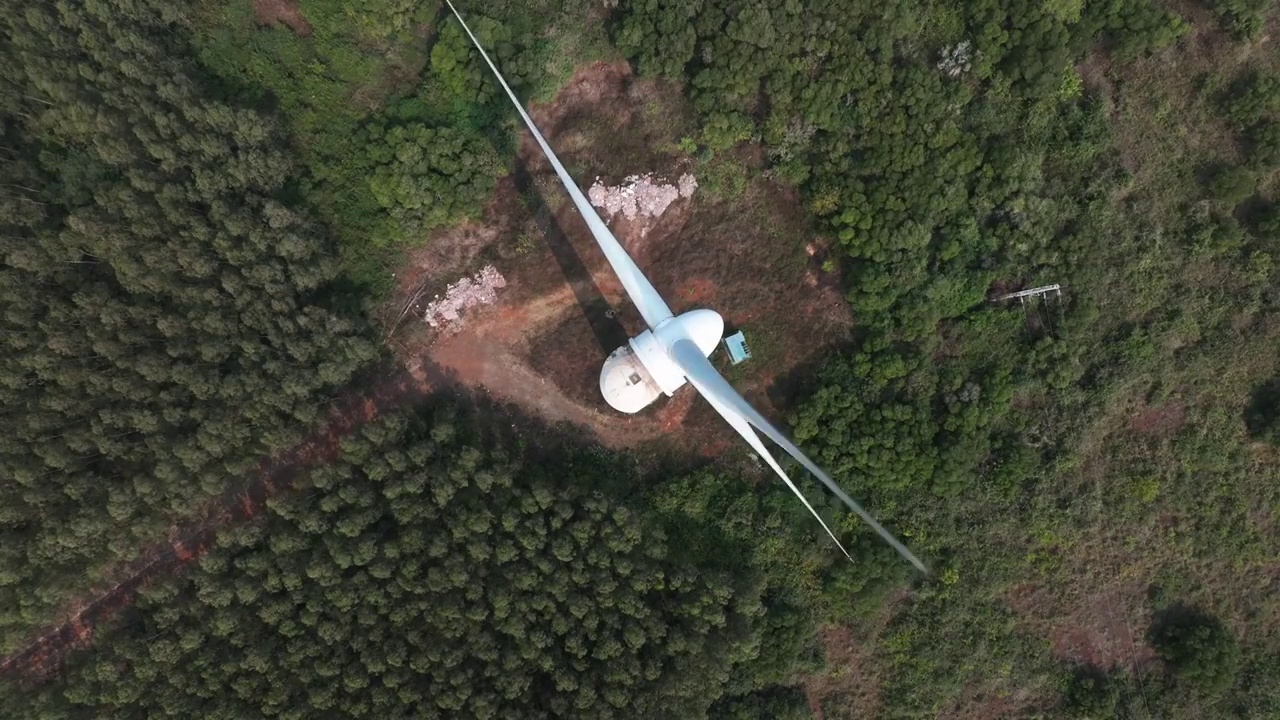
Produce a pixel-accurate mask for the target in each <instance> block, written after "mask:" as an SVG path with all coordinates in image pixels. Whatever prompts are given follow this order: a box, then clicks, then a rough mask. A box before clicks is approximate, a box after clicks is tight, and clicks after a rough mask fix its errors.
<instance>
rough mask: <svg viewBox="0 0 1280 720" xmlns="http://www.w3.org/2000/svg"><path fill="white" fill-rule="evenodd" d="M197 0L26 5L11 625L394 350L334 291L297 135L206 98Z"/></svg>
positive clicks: (3, 375)
mask: <svg viewBox="0 0 1280 720" xmlns="http://www.w3.org/2000/svg"><path fill="white" fill-rule="evenodd" d="M126 9H128V12H125V10H126ZM173 11H174V8H173V7H172V6H170V5H166V4H165V3H154V4H151V3H136V4H135V3H130V4H128V5H127V8H126V7H122V6H119V5H116V4H110V3H107V4H101V3H91V4H87V5H82V4H76V3H71V4H65V5H58V6H54V5H51V4H41V5H35V6H29V7H24V8H22V9H21V10H19V9H17V8H15V7H13V6H11V5H10V6H7V10H6V12H4V13H3V14H4V20H3V26H2V27H3V35H4V43H3V45H4V47H3V50H2V52H3V53H4V64H5V67H6V68H10V69H11V71H6V75H5V84H6V102H5V109H6V110H5V112H4V115H3V122H4V143H5V152H6V154H7V162H6V167H7V172H6V186H5V190H4V195H3V203H4V213H3V216H2V217H3V220H0V222H3V223H4V230H3V235H2V236H0V263H2V264H0V307H3V315H2V320H0V322H3V333H2V334H0V343H3V344H4V348H3V351H0V423H2V424H3V425H4V428H5V432H4V433H3V435H2V436H0V476H2V477H3V480H0V507H2V508H3V509H2V510H0V513H2V516H0V537H2V539H0V555H2V556H3V560H2V561H0V562H2V564H3V567H4V573H3V575H2V576H0V598H3V599H0V605H3V607H4V608H5V617H4V618H3V620H0V622H4V623H8V622H12V621H13V620H15V619H16V618H17V617H18V616H22V615H23V614H25V613H27V612H33V613H38V612H40V611H41V610H42V609H43V608H44V606H45V605H46V604H47V603H48V602H50V601H52V600H56V599H58V598H59V597H60V596H61V593H62V590H63V589H64V587H65V586H66V584H67V582H74V584H75V585H77V586H78V585H79V584H81V582H82V581H81V580H77V579H74V575H79V574H81V573H84V572H85V571H86V570H89V569H91V568H93V567H94V566H95V565H96V564H97V563H99V562H102V561H103V560H104V559H107V558H109V557H111V556H112V554H115V555H117V556H122V557H130V556H132V554H133V553H135V552H136V551H137V546H138V542H139V540H140V539H143V538H145V539H153V538H155V537H157V534H158V533H157V531H158V530H159V529H160V528H163V527H164V526H165V525H167V524H169V522H170V521H171V519H172V518H175V517H181V516H184V515H187V514H190V513H192V512H193V511H196V510H198V509H199V508H200V506H201V501H202V500H203V499H204V498H206V497H208V496H209V495H211V494H216V493H219V492H221V491H222V490H223V489H224V487H226V485H227V482H228V480H229V479H230V478H233V477H236V476H237V475H238V474H240V473H243V472H245V471H246V470H247V468H248V467H249V466H250V464H251V463H254V462H256V461H257V459H258V458H259V457H260V456H261V455H263V454H264V453H266V452H267V451H269V450H270V449H272V448H277V447H280V446H281V445H282V444H283V443H285V442H287V441H288V440H290V439H292V438H294V437H296V436H297V435H298V434H299V433H300V432H301V431H302V430H304V429H306V428H307V427H308V426H310V425H311V424H312V423H313V422H314V421H315V420H316V419H317V417H318V410H319V409H321V408H323V407H324V406H325V404H327V401H328V399H329V398H330V397H331V396H332V393H333V392H334V391H335V389H336V388H337V387H339V386H341V385H342V384H343V383H345V382H346V380H347V379H348V378H349V377H350V376H351V374H352V372H353V371H354V370H355V369H356V368H357V367H358V366H359V365H361V364H362V363H364V362H365V361H367V360H368V359H370V358H371V357H372V356H373V349H372V346H371V345H370V344H369V342H368V341H367V340H366V338H365V335H364V330H363V322H362V320H361V319H360V318H358V317H357V316H354V315H352V314H351V313H349V312H345V311H340V310H337V309H335V308H333V307H330V306H328V305H327V304H326V303H325V301H324V297H323V296H324V295H325V294H326V292H327V287H328V286H329V284H330V283H332V281H333V280H334V278H335V277H336V276H337V274H338V272H339V266H338V264H337V262H336V258H335V256H334V254H333V248H332V244H331V243H330V242H329V240H328V238H327V234H326V232H325V230H324V229H323V228H322V227H320V226H319V225H317V223H316V222H315V221H314V220H313V219H311V218H310V217H309V215H308V214H307V213H306V212H305V211H303V210H300V209H298V208H297V207H295V206H293V205H292V204H291V203H289V202H288V201H286V200H284V199H283V197H284V195H283V193H282V190H283V189H284V185H285V183H286V182H287V181H288V180H289V178H290V176H291V174H292V173H293V172H294V164H293V161H292V159H291V156H290V154H289V153H288V152H287V151H283V150H282V148H281V138H280V135H279V130H278V128H277V127H276V125H275V123H274V122H273V120H272V119H271V118H270V117H268V116H264V115H262V114H260V113H257V112H254V111H251V110H245V109H242V108H238V107H234V106H230V105H226V104H222V103H218V102H215V101H212V100H209V99H208V98H207V97H206V96H205V95H204V94H203V92H202V88H201V87H200V86H199V84H198V83H197V82H196V81H195V80H194V79H193V76H192V73H191V68H190V66H189V65H188V64H187V62H186V61H185V60H184V58H183V56H182V55H181V53H180V48H179V47H175V46H174V44H172V42H171V41H170V40H167V39H166V38H167V37H170V35H169V31H170V30H171V28H172V23H173V22H174V19H175V18H174V17H173ZM68 573H70V574H72V577H67V578H66V580H65V581H64V580H63V579H62V578H64V576H65V575H66V574H68ZM33 586H34V587H36V588H39V590H38V591H36V592H34V593H33V592H32V587H33ZM37 616H38V614H37Z"/></svg>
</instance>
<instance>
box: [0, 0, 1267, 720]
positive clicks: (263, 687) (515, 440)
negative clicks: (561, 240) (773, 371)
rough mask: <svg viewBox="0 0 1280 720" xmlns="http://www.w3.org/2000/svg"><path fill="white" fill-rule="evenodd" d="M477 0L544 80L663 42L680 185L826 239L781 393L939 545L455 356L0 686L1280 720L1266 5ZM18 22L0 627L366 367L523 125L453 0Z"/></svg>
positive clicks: (439, 702)
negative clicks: (518, 407)
mask: <svg viewBox="0 0 1280 720" xmlns="http://www.w3.org/2000/svg"><path fill="white" fill-rule="evenodd" d="M458 7H459V10H460V11H461V12H463V13H464V14H465V16H466V17H467V19H468V22H469V24H470V25H471V26H472V28H473V29H474V30H475V31H476V33H477V35H478V37H479V38H480V41H481V42H482V43H483V44H484V45H485V46H486V47H488V48H489V49H490V51H491V53H492V54H493V56H494V57H495V60H496V61H497V62H498V64H499V65H500V66H501V68H502V70H503V72H504V74H505V75H506V77H507V78H508V79H509V80H510V81H511V82H512V85H513V86H514V88H515V90H516V92H517V93H518V94H520V95H521V96H522V98H524V99H525V100H526V101H527V102H532V103H538V102H546V101H548V100H549V99H551V98H553V97H555V95H556V93H557V92H558V91H560V90H561V89H562V88H563V87H564V86H565V84H566V83H567V82H568V81H569V79H570V78H571V77H572V75H573V73H574V71H575V69H576V68H579V67H582V66H585V65H587V64H589V63H592V62H595V61H600V60H604V61H609V62H626V63H629V65H630V67H631V68H632V69H633V70H634V72H635V73H636V75H637V76H638V77H640V78H644V79H646V80H653V81H655V82H658V83H661V84H662V86H663V87H669V88H673V89H674V91H673V93H672V97H674V98H676V99H675V100H672V101H671V102H673V103H677V104H678V106H673V107H670V108H665V109H664V108H659V111H660V112H661V111H663V110H665V111H666V112H668V113H669V114H670V116H671V117H672V118H677V117H678V118H681V120H680V121H679V123H678V124H677V123H676V121H675V120H673V130H672V133H673V136H672V137H671V138H670V143H671V147H672V148H674V149H673V150H672V152H679V153H681V154H682V155H683V156H684V157H685V159H686V160H687V161H688V162H689V163H691V164H692V166H694V167H696V168H697V169H698V172H699V173H700V177H701V178H702V180H701V181H702V183H703V184H704V185H705V186H706V188H707V190H708V194H707V195H706V196H705V197H706V199H705V200H704V199H703V196H700V197H699V200H698V202H711V203H719V204H722V205H724V206H725V207H727V208H730V209H738V208H740V207H741V206H743V205H744V204H745V203H747V202H748V201H749V198H750V194H749V193H744V192H743V188H744V187H746V186H748V185H750V186H751V187H753V188H765V189H768V190H770V191H774V192H778V193H787V194H788V195H787V197H793V198H795V203H796V204H798V205H799V206H800V208H801V210H802V213H803V217H804V218H805V222H807V223H808V224H809V226H810V227H811V228H812V231H813V232H814V233H817V234H820V235H822V236H824V237H826V238H829V239H830V240H831V242H832V246H833V247H834V248H835V253H834V254H835V256H836V257H834V258H833V259H832V260H831V263H830V264H831V266H832V267H833V268H834V271H835V272H837V273H838V274H839V281H840V287H841V290H842V293H843V295H844V297H845V299H846V301H847V303H848V307H849V310H850V312H851V314H852V316H853V317H854V318H855V319H856V328H855V332H854V340H853V342H852V343H850V344H847V346H842V347H841V348H840V349H839V350H836V351H832V352H831V353H830V354H829V355H828V356H826V357H824V358H822V361H821V362H820V363H819V365H818V366H817V367H815V368H813V369H812V370H811V372H809V373H808V375H807V376H806V377H805V378H804V382H803V383H802V384H801V389H800V391H799V393H798V395H797V397H795V398H793V399H792V400H791V404H790V405H789V408H790V411H789V413H788V416H787V417H786V418H784V419H785V420H786V421H787V424H788V426H789V427H791V428H793V429H794V434H795V438H796V440H797V442H798V443H799V444H800V445H801V446H802V447H803V448H805V450H806V451H807V452H809V453H811V454H812V455H813V457H814V458H815V460H817V462H818V463H819V464H821V465H822V466H823V467H825V468H826V469H827V470H828V471H830V473H831V475H832V476H833V477H834V478H835V479H836V480H837V481H838V482H839V483H840V484H841V485H842V486H843V487H844V488H845V489H846V490H847V491H848V492H849V493H850V494H851V495H853V496H854V497H857V498H859V499H861V500H863V501H865V502H866V504H867V506H868V508H869V509H870V510H871V511H872V512H873V513H874V514H875V515H876V516H877V517H878V518H879V519H880V520H881V521H882V522H884V523H885V524H886V525H887V526H890V527H891V529H893V530H894V531H895V532H896V533H898V534H899V535H900V536H902V537H903V539H904V541H905V542H906V543H907V544H908V545H909V546H910V547H911V548H912V550H913V551H914V552H915V553H916V554H917V555H919V556H920V557H921V558H922V559H923V560H924V561H925V563H926V564H928V565H929V567H930V570H931V572H930V573H929V574H928V575H921V574H919V573H916V572H915V571H914V570H913V569H912V568H911V567H910V566H909V565H907V564H906V563H905V562H902V561H901V559H900V558H899V557H898V556H897V555H896V554H895V553H894V552H893V551H892V549H890V548H889V547H887V546H885V545H884V544H883V543H881V542H880V541H879V540H878V538H877V537H876V535H875V534H874V533H873V532H872V531H871V530H870V529H869V528H867V527H866V526H865V525H863V524H862V523H861V522H860V521H859V520H858V519H857V517H856V516H853V515H852V514H848V513H845V512H844V511H843V510H842V509H841V508H842V506H841V505H840V504H839V503H838V502H837V501H835V500H834V499H833V498H829V497H826V496H825V495H823V494H822V493H821V492H820V491H819V487H818V486H817V485H815V484H812V483H806V489H807V491H808V492H809V495H810V499H811V500H812V502H813V503H814V504H815V506H817V507H819V509H820V510H821V512H822V514H823V515H824V516H825V517H827V518H829V520H830V523H831V524H832V526H833V529H835V530H836V532H837V533H839V534H840V535H841V536H842V541H843V542H844V544H845V546H846V547H848V548H849V549H850V551H851V552H852V554H853V556H854V562H853V563H849V562H848V561H847V560H845V559H844V558H843V556H841V555H840V554H839V552H838V551H836V550H835V549H834V548H833V547H831V545H830V543H829V541H827V540H824V539H823V538H824V537H825V536H824V535H823V534H822V533H821V529H820V528H819V527H817V526H816V524H815V523H813V521H812V518H811V517H809V516H808V515H807V514H806V513H805V512H804V510H803V508H802V507H801V506H800V505H799V504H798V503H796V502H795V500H794V498H793V497H792V496H790V494H789V493H788V492H787V491H786V489H785V487H782V486H779V485H778V484H777V483H776V482H774V481H772V480H771V478H772V476H766V475H764V474H763V473H761V472H759V469H758V468H756V467H754V466H752V465H751V464H750V463H747V462H738V461H737V459H736V457H737V456H733V455H731V454H729V453H726V457H725V458H723V459H715V458H699V459H696V461H694V460H689V459H687V458H667V457H662V458H660V459H659V460H653V459H652V458H648V457H639V456H637V454H635V453H630V452H623V451H616V450H607V449H604V448H603V447H601V446H600V445H598V444H596V443H594V442H592V440H591V439H590V437H589V436H588V435H587V434H585V433H582V432H569V431H565V430H564V429H563V428H557V427H548V426H546V425H544V424H543V423H541V422H540V421H538V420H536V419H534V418H525V417H520V416H516V417H512V416H510V413H511V412H512V411H511V409H510V408H503V407H498V406H497V405H496V404H494V403H489V402H486V401H483V400H479V399H475V398H464V397H450V396H444V395H436V396H433V397H431V398H430V399H429V400H427V401H425V402H423V403H421V404H419V405H417V406H406V407H403V408H400V409H398V410H397V411H396V412H391V413H384V414H382V415H381V416H380V417H378V418H377V419H376V420H373V421H372V422H369V423H367V424H365V425H363V426H362V427H360V428H359V429H357V430H356V431H354V432H352V433H351V434H350V435H348V436H346V437H344V438H342V439H341V440H340V441H339V442H338V443H337V451H336V452H335V453H334V454H333V457H332V458H325V459H324V461H323V462H315V463H313V464H312V465H311V466H309V467H307V468H306V469H305V471H303V472H300V473H299V476H298V477H297V478H295V479H294V481H293V483H292V486H291V487H289V488H283V489H281V490H280V492H278V493H275V494H272V495H270V496H269V497H268V498H267V499H266V500H265V505H264V507H263V508H262V510H261V511H260V512H256V513H247V512H246V514H247V515H251V517H246V518H243V519H242V520H241V521H239V522H236V523H229V524H225V525H223V526H220V527H217V528H216V529H211V530H210V531H209V534H208V537H209V542H208V546H207V547H205V548H202V549H201V550H200V552H199V554H198V556H193V557H192V558H190V561H189V562H186V563H185V564H183V565H181V566H179V567H177V569H175V571H173V572H165V573H160V574H156V575H154V576H149V579H148V581H147V582H146V583H144V584H143V585H142V586H141V587H140V588H139V589H138V590H137V592H136V597H134V598H132V600H131V601H130V602H128V603H127V606H125V607H122V608H119V609H118V611H116V612H113V613H111V614H110V615H109V616H105V617H104V619H103V620H102V622H101V623H99V624H97V625H96V626H95V627H93V628H92V631H91V632H90V633H87V635H86V636H85V637H83V639H82V640H81V641H79V642H77V643H75V647H74V648H71V649H70V650H69V651H68V652H67V654H66V655H65V657H63V658H59V660H58V662H56V664H55V666H53V667H42V668H40V669H41V671H40V672H35V673H24V672H23V668H22V667H21V665H22V663H16V662H15V663H9V664H5V665H0V708H3V711H0V716H3V717H4V718H14V720H19V719H27V718H30V719H32V720H36V719H39V720H53V719H55V718H59V719H61V718H68V719H70V718H86V719H88V718H165V717H172V718H205V717H208V718H237V719H238V718H259V717H261V718H318V717H344V718H393V717H412V718H486V719H487V718H513V719H514V718H519V719H521V720H523V719H526V718H682V719H683V718H690V719H694V718H709V719H713V720H749V719H757V718H758V719H760V720H765V719H772V718H785V719H799V718H814V717H819V718H825V719H827V720H840V719H849V720H852V719H853V718H864V717H882V718H902V719H904V720H906V719H908V718H911V719H914V718H935V717H937V718H999V717H1010V718H1013V717H1019V718H1022V717H1026V718H1074V719H1086V718H1092V719H1102V718H1127V719H1134V720H1139V719H1155V718H1186V719H1192V718H1228V719H1242V720H1245V719H1254V718H1257V719H1266V718H1276V717H1280V600H1278V599H1277V598H1280V352H1277V349H1278V348H1280V268H1276V267H1275V265H1276V264H1277V256H1278V255H1280V53H1277V52H1276V51H1275V50H1274V44H1273V41H1271V40H1270V38H1272V37H1273V36H1275V34H1276V33H1277V32H1280V25H1278V23H1280V13H1277V12H1276V8H1275V7H1274V3H1271V2H1269V1H1268V0H1186V1H1178V2H1175V1H1174V0H1045V1H1044V2H1040V3H1033V2H1028V1H1027V0H968V1H967V2H960V1H959V0H938V1H936V2H923V1H922V0H889V1H888V2H866V1H865V0H827V1H826V2H817V1H816V0H772V1H766V0H611V1H609V2H589V1H588V0H526V1H525V2H517V1H514V0H494V1H492V2H486V3H468V2H462V3H458ZM268 11H270V12H275V13H276V15H274V16H268V15H266V14H264V13H267V12H268ZM273 18H274V19H273ZM0 61H2V62H3V67H4V68H5V71H4V73H3V75H2V77H0V89H2V96H3V104H2V105H0V137H2V143H3V147H2V150H3V152H2V154H0V157H2V158H3V161H2V162H3V168H4V172H3V178H2V179H0V225H2V226H3V231H2V232H0V656H3V657H9V656H10V655H14V656H15V657H16V656H17V655H16V654H19V653H21V652H22V651H23V650H24V648H27V647H29V646H30V644H31V642H32V641H33V639H34V638H36V637H37V636H39V634H40V633H41V632H42V630H43V629H44V628H47V627H49V626H50V625H51V624H55V623H58V622H61V621H62V620H63V619H65V618H66V617H67V615H68V614H69V613H68V610H67V609H68V607H71V608H75V607H77V605H76V604H77V603H83V602H84V598H86V597H88V596H89V595H88V594H89V593H91V592H94V591H95V589H100V588H103V587H110V586H111V585H112V584H113V583H115V582H118V581H119V578H120V576H121V572H122V568H134V567H137V566H139V564H141V565H145V564H146V563H147V562H148V560H147V553H148V552H149V551H150V549H151V548H154V547H156V546H158V545H163V544H165V543H167V542H170V541H172V539H173V537H174V533H175V532H176V530H175V528H178V527H183V526H187V525H189V524H190V523H193V522H200V521H201V520H202V519H203V518H207V517H209V516H210V513H211V512H212V510H211V509H212V508H216V507H217V505H218V503H220V502H222V501H223V499H224V498H226V497H236V493H240V492H246V487H247V483H248V482H249V481H248V478H250V477H252V476H253V475H254V474H255V473H256V472H258V471H259V469H260V468H262V467H263V464H264V463H268V462H269V461H270V459H271V458H275V457H278V456H279V455H280V454H281V453H284V452H285V451H287V450H288V449H289V448H293V447H297V446H298V444H299V443H301V442H303V441H304V440H305V439H306V438H308V437H310V436H312V434H313V433H315V432H317V430H318V428H319V427H320V426H321V425H322V423H323V421H324V419H325V417H326V413H327V412H329V409H330V408H331V407H332V406H333V405H334V403H335V402H336V401H337V400H339V399H340V398H341V397H342V396H343V394H344V393H347V392H350V391H351V390H352V389H353V388H354V389H356V390H357V391H358V390H359V389H360V388H362V387H365V386H368V385H369V384H370V383H371V380H370V378H373V377H377V376H378V375H379V374H380V373H385V372H387V370H386V368H387V367H388V366H389V365H390V364H392V362H393V361H392V359H391V355H390V351H389V350H388V348H387V343H386V342H385V340H384V338H386V337H388V333H389V330H388V328H387V327H386V324H387V321H386V319H385V314H384V313H382V312H381V311H380V308H382V307H383V306H384V305H385V303H386V301H387V297H388V296H389V294H390V292H391V289H392V287H393V278H394V273H395V272H396V271H397V263H398V262H400V261H401V259H402V258H403V257H404V253H405V252H407V251H409V250H412V249H414V248H416V247H419V246H421V245H422V244H423V243H426V242H428V238H431V237H433V235H432V233H433V232H436V231H440V230H442V229H447V228H450V227H453V226H456V225H458V224H459V223H462V222H465V221H468V220H472V221H474V220H476V219H477V218H480V217H482V215H483V213H484V211H485V207H486V204H487V203H489V202H490V198H491V197H493V195H494V193H495V189H496V188H497V187H498V186H499V184H500V183H501V182H503V180H504V178H506V177H507V176H509V175H512V174H513V173H514V172H516V171H517V170H518V168H517V163H516V152H517V148H518V146H519V143H520V140H521V137H522V133H523V132H524V131H523V127H522V126H521V125H519V122H518V118H516V117H515V116H514V113H513V112H512V111H511V108H510V106H509V105H508V104H507V103H506V100H505V98H504V97H502V96H501V95H500V89H499V88H498V87H497V86H496V84H495V83H494V82H493V81H492V80H491V77H490V75H489V73H488V72H487V68H486V67H485V66H484V65H483V63H482V62H481V61H480V59H479V56H478V55H477V54H476V53H475V51H474V49H473V48H472V47H471V45H470V43H469V41H468V39H467V38H466V36H465V35H464V34H463V33H462V31H461V28H460V27H459V26H458V24H457V23H456V22H455V21H454V20H453V18H452V16H451V14H450V13H449V11H448V8H447V7H445V6H444V4H443V3H439V2H435V1H434V0H370V1H369V2H366V3H362V4H353V3H344V2H338V1H337V0H300V2H292V1H291V0H274V1H273V2H266V1H263V2H258V0H196V1H195V2H191V3H173V2H161V0H92V1H90V0H57V1H56V2H55V1H52V0H37V1H36V2H20V1H19V0H0ZM568 164H569V166H570V170H571V171H573V172H574V173H575V175H577V176H579V178H580V180H581V181H584V182H585V181H588V180H589V179H590V178H589V174H590V173H591V172H594V171H597V170H600V168H598V167H594V166H592V165H590V163H589V162H585V161H584V162H583V163H572V162H571V163H568ZM552 192H558V190H557V189H554V188H553V189H552ZM748 210H749V209H746V208H743V212H747V211H748ZM796 242H797V247H796V251H797V252H802V250H801V249H800V245H801V244H802V241H800V240H797V241H796ZM1047 283H1057V284H1060V285H1061V286H1062V295H1061V297H1059V298H1055V299H1054V300H1053V301H1048V300H1045V301H1040V300H1036V301H1033V302H1031V303H1029V304H1026V305H1019V304H1018V303H1016V302H1014V303H1004V304H1001V303H994V302H991V301H990V299H991V298H992V297H993V296H996V295H999V294H1001V293H1004V292H1008V291H1013V290H1018V289H1022V288H1024V287H1032V286H1034V285H1038V284H1047ZM792 467H794V465H792ZM797 469H798V468H797ZM796 475H797V476H798V475H799V473H796ZM144 569H145V568H144ZM1098 588H1104V589H1105V591H1099V590H1098ZM1133 617H1140V618H1143V622H1142V624H1138V625H1135V624H1133V623H1131V622H1129V620H1128V618H1133ZM1089 632H1092V633H1094V635H1088V633H1089ZM1086 635H1088V637H1091V638H1094V639H1093V640H1090V641H1089V642H1091V643H1093V644H1092V645H1089V647H1092V648H1094V650H1093V651H1080V650H1079V647H1078V646H1079V645H1080V644H1081V642H1083V641H1078V639H1079V638H1081V637H1085V636H1086ZM1099 637H1100V638H1101V639H1100V640H1099V639H1097V638H1099ZM1085 644H1088V643H1085ZM1099 648H1104V649H1106V648H1109V651H1107V652H1103V650H1102V649H1099Z"/></svg>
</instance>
